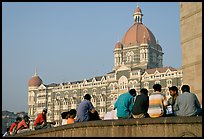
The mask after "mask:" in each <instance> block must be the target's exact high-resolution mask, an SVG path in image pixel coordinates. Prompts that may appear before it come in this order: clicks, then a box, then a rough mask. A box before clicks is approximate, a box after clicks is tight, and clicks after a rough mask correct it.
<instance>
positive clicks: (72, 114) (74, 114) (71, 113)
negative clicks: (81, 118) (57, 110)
mask: <svg viewBox="0 0 204 139" xmlns="http://www.w3.org/2000/svg"><path fill="white" fill-rule="evenodd" d="M76 113H77V111H76V109H71V110H70V111H69V114H70V116H73V117H75V116H76Z"/></svg>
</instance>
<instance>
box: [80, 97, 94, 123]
mask: <svg viewBox="0 0 204 139" xmlns="http://www.w3.org/2000/svg"><path fill="white" fill-rule="evenodd" d="M90 99H91V96H90V95H89V94H86V95H85V96H84V100H83V101H82V102H81V103H80V104H79V106H78V108H77V114H76V115H77V122H83V121H89V119H90V117H89V111H93V112H95V108H94V106H93V104H92V103H91V102H90Z"/></svg>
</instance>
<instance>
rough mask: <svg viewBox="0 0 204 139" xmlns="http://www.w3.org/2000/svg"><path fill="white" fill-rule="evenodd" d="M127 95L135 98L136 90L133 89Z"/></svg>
mask: <svg viewBox="0 0 204 139" xmlns="http://www.w3.org/2000/svg"><path fill="white" fill-rule="evenodd" d="M129 93H130V94H131V95H132V96H133V97H135V96H136V90H135V89H130V91H129Z"/></svg>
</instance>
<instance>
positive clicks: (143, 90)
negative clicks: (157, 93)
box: [140, 88, 148, 95]
mask: <svg viewBox="0 0 204 139" xmlns="http://www.w3.org/2000/svg"><path fill="white" fill-rule="evenodd" d="M140 93H141V94H145V95H147V94H148V90H147V89H146V88H142V89H141V90H140Z"/></svg>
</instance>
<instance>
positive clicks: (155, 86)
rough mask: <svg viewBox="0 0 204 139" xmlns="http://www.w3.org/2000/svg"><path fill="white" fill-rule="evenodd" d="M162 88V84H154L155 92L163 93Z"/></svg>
mask: <svg viewBox="0 0 204 139" xmlns="http://www.w3.org/2000/svg"><path fill="white" fill-rule="evenodd" d="M161 88H162V86H161V85H160V84H154V85H153V89H154V91H159V92H161Z"/></svg>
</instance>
